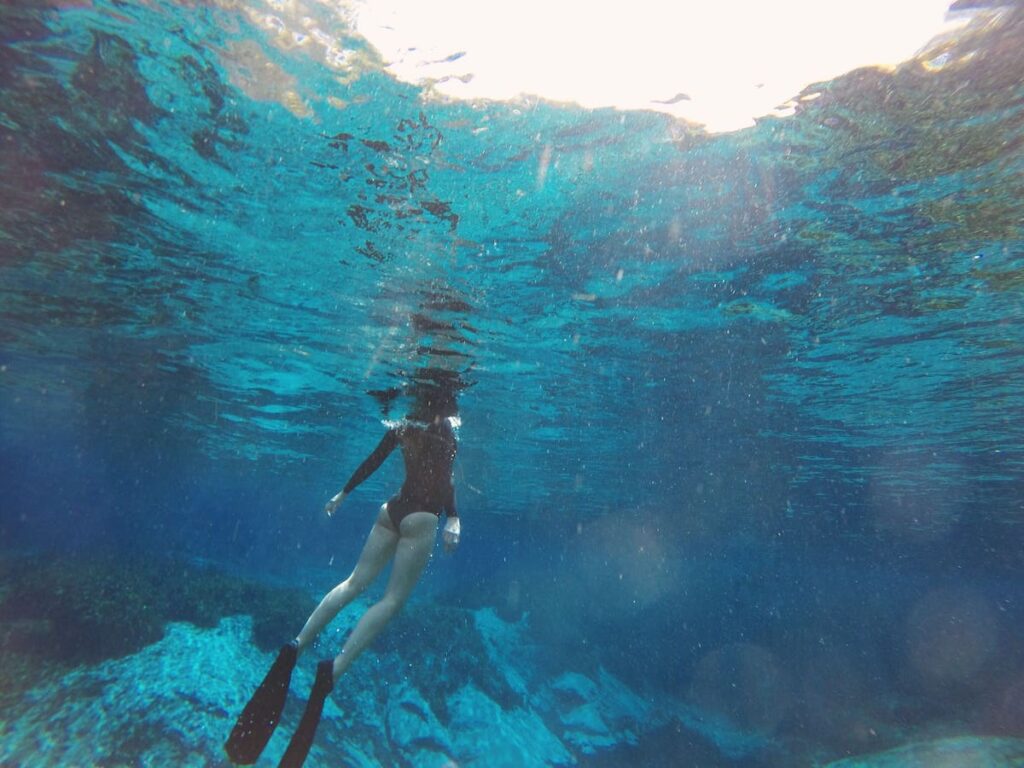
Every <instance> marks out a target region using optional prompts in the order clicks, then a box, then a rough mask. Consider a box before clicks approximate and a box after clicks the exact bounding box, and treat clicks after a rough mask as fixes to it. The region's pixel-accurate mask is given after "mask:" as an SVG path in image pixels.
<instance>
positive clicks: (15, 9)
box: [0, 0, 1024, 765]
mask: <svg viewBox="0 0 1024 768" xmlns="http://www.w3.org/2000/svg"><path fill="white" fill-rule="evenodd" d="M277 5H278V4H276V3H271V2H270V1H269V0H266V7H264V6H263V2H262V0H252V2H251V3H247V4H238V5H237V6H236V5H235V4H233V3H223V4H210V5H206V4H200V5H199V6H198V7H192V6H191V4H178V3H174V2H170V1H169V0H155V1H154V2H148V3H138V4H136V3H131V4H126V3H120V2H106V1H101V0H97V1H96V2H94V3H72V2H67V3H64V2H56V1H54V2H49V3H38V2H13V3H6V4H5V5H4V7H3V10H2V11H0V18H2V23H0V36H2V47H0V90H2V99H0V201H2V205H0V316H2V322H0V482H2V498H3V501H2V504H0V542H2V543H0V547H2V550H3V553H4V556H5V557H10V558H13V557H16V556H19V555H22V554H24V553H29V552H31V553H42V555H43V556H44V557H47V558H61V557H67V556H71V555H75V556H79V557H85V558H88V557H91V556H94V555H95V556H99V555H100V554H109V553H111V552H113V553H114V554H115V555H117V554H120V553H125V554H128V553H130V554H133V555H138V554H144V555H161V556H164V555H167V556H172V557H174V558H179V559H181V560H183V561H188V562H202V563H206V564H210V565H213V566H215V567H217V568H218V569H221V570H224V571H226V572H227V573H230V574H234V575H237V576H238V577H239V578H243V577H244V578H255V579H261V580H265V581H267V582H269V583H273V584H282V585H291V586H298V587H300V588H302V589H304V590H308V591H309V592H311V593H316V594H319V593H320V592H323V591H324V590H326V589H328V588H329V587H331V586H332V585H333V584H334V583H336V582H337V581H338V580H340V579H341V578H343V577H344V576H345V575H346V574H347V568H348V564H349V563H351V562H352V561H353V559H354V558H355V557H356V555H357V554H358V552H359V548H360V547H361V544H362V541H363V538H364V536H365V533H366V531H367V529H368V527H369V525H370V521H371V520H372V516H373V514H374V513H375V510H376V508H377V506H378V505H379V504H380V503H381V501H382V500H384V499H385V498H387V496H388V495H390V493H391V492H392V489H393V488H394V487H395V486H396V484H397V483H398V482H399V481H400V469H401V467H400V466H399V465H400V462H399V461H398V460H397V459H392V461H391V463H390V464H388V465H386V466H385V467H384V469H382V470H381V471H380V472H378V473H377V474H376V475H375V476H374V477H373V478H372V479H371V480H369V481H367V483H365V484H364V485H363V486H362V487H360V489H359V490H358V491H357V493H356V494H354V495H353V497H352V498H351V499H349V500H348V501H347V502H346V506H345V508H344V509H343V514H342V515H341V516H340V517H339V518H338V519H335V520H332V521H328V520H326V519H324V518H323V515H322V512H321V510H322V507H323V504H324V502H325V501H326V500H327V498H329V497H330V496H331V494H333V493H334V492H335V491H337V490H338V489H339V488H340V487H341V485H342V484H343V483H344V482H345V480H346V479H347V478H348V476H349V474H350V473H351V471H352V470H353V469H354V467H355V466H356V465H357V464H358V463H359V461H361V460H362V459H363V458H364V456H365V455H366V454H367V453H368V452H369V451H370V450H371V449H372V448H373V446H374V445H375V444H376V441H377V440H378V439H379V436H380V434H381V432H382V430H383V427H382V424H381V421H382V420H383V419H385V418H395V417H397V416H400V415H401V414H402V412H403V408H404V406H405V401H406V393H407V391H408V389H409V387H410V385H411V384H412V383H414V382H416V381H418V380H422V379H423V378H424V377H437V376H443V377H446V378H447V379H448V380H450V381H453V382H455V383H456V386H457V387H458V388H459V389H460V394H459V403H460V409H461V414H462V422H463V425H462V427H461V429H460V453H459V457H458V462H457V469H456V487H457V490H458V494H459V503H460V509H461V514H462V517H463V525H464V526H465V529H464V542H463V544H462V546H461V548H460V550H459V552H458V553H457V554H456V555H455V556H454V557H452V558H450V559H447V558H440V557H437V558H435V562H433V563H432V564H431V566H430V569H429V570H428V574H427V576H426V577H425V579H424V582H423V583H422V584H421V585H420V588H419V591H418V593H417V595H418V597H419V598H420V599H423V600H426V601H430V600H433V601H437V602H439V603H441V604H444V605H448V606H454V607H457V608H465V609H474V610H475V609H480V608H482V607H486V606H492V607H498V608H501V609H502V610H504V611H511V612H512V613H513V614H514V615H519V613H520V612H521V611H526V612H527V613H528V614H529V616H530V621H531V624H530V627H531V633H532V634H531V636H532V637H533V638H534V640H535V642H536V643H537V644H538V645H539V646H540V647H541V648H543V649H544V651H543V653H542V660H541V661H539V662H538V664H539V665H540V666H541V667H543V668H544V669H545V670H547V672H548V673H549V674H550V675H552V676H554V675H557V673H558V670H562V669H575V668H576V667H577V666H578V664H577V662H578V660H579V659H580V658H581V656H583V655H585V656H587V658H588V659H589V658H591V657H593V658H596V659H598V660H599V662H600V663H601V664H603V665H604V666H605V667H606V668H608V669H610V670H612V671H613V672H614V673H615V674H616V675H618V676H619V677H620V678H621V679H622V680H624V681H625V682H626V683H627V684H629V685H631V686H633V687H635V689H636V690H645V689H648V688H651V689H658V690H661V691H664V692H668V693H669V694H671V695H673V696H676V697H678V698H679V700H681V701H686V702H689V703H691V704H693V705H694V706H698V707H702V708H704V709H706V710H707V711H709V712H715V713H718V714H720V715H723V716H725V717H726V718H728V719H731V720H732V721H733V722H734V723H735V724H737V725H739V726H741V727H743V728H748V729H751V730H753V731H757V732H760V733H767V734H769V735H770V736H772V737H773V738H775V739H777V742H778V744H781V745H782V746H781V747H778V749H776V751H771V752H770V754H769V753H768V752H766V753H765V754H764V755H761V756H760V757H756V759H761V760H763V761H765V762H763V763H757V764H772V765H786V764H789V765H803V764H810V763H808V762H807V761H808V760H809V758H808V757H807V755H808V754H814V755H816V756H817V759H821V760H828V759H837V758H839V757H843V756H845V755H847V754H858V753H865V752H872V751H877V750H879V749H883V748H888V747H892V746H898V745H899V744H901V743H906V742H909V741H913V740H915V739H917V738H923V737H935V736H939V735H959V734H965V733H969V734H976V735H992V734H996V735H1010V736H1022V737H1024V655H1022V652H1021V648H1020V643H1019V641H1018V640H1017V638H1019V637H1020V636H1021V631H1022V630H1024V589H1022V587H1024V584H1022V580H1021V568H1022V566H1024V554H1022V553H1024V527H1022V525H1024V238H1022V228H1021V224H1022V221H1024V194H1022V193H1024V183H1022V179H1024V176H1022V172H1024V153H1022V151H1021V148H1022V142H1024V130H1022V124H1024V89H1022V85H1021V83H1022V82H1024V59H1022V53H1021V52H1022V51H1024V16H1022V12H1021V9H1020V7H1019V5H1009V6H1005V7H1001V8H999V9H995V8H989V9H988V10H986V11H985V14H983V15H982V16H980V17H979V20H978V22H977V23H976V24H975V25H973V26H970V27H968V28H967V29H966V30H964V31H962V32H961V33H959V36H958V38H957V39H956V40H954V41H952V42H950V43H949V47H948V50H947V51H946V52H947V53H948V54H949V55H948V57H947V58H946V60H945V61H947V62H952V63H947V64H944V65H942V66H937V65H931V66H925V62H926V61H933V58H932V57H933V56H934V52H932V54H929V55H925V56H922V57H921V59H919V60H916V61H912V62H908V63H907V64H905V65H903V66H902V67H900V68H898V69H896V70H894V71H891V72H888V71H881V70H858V71H856V72H853V73H850V74H848V75H846V76H844V77H841V78H839V79H837V80H835V81H833V82H830V83H824V84H818V85H817V86H814V87H813V90H814V91H816V92H820V94H821V96H820V97H819V98H817V99H815V100H813V101H806V102H804V103H803V105H802V106H801V108H800V110H799V111H798V113H797V114H796V115H795V116H793V117H789V118H771V119H763V120H760V121H759V122H758V124H757V125H756V126H755V127H752V128H749V129H746V130H744V131H740V132H737V133H732V134H726V135H722V136H709V135H707V134H704V133H703V132H702V131H700V130H699V129H697V128H695V127H692V126H686V125H683V124H680V123H677V122H675V121H673V120H672V119H671V118H669V117H667V116H665V115H660V114H656V113H653V112H650V113H647V112H620V111H616V110H611V109H608V110H596V111H585V110H582V109H578V108H573V107H570V106H566V105H554V104H548V103H545V102H542V101H538V100H534V99H531V98H528V97H524V98H522V99H520V100H518V101H516V102H511V103H498V102H495V103H489V102H481V103H472V104H467V103H459V102H446V101H443V100H430V99H428V98H426V96H425V92H424V91H423V90H422V89H419V88H417V87H413V86H409V85H404V84H401V83H398V82H396V81H394V80H393V79H391V78H390V77H389V76H388V74H387V72H386V70H385V69H384V68H382V67H381V66H380V65H378V64H374V60H373V58H372V56H369V54H368V48H367V45H366V44H365V43H364V42H362V41H361V40H360V39H359V38H358V36H357V35H355V33H353V32H351V30H347V29H345V27H344V26H343V22H342V21H341V20H340V19H333V20H332V22H331V23H333V24H335V25H336V26H335V29H336V30H337V32H336V34H337V35H338V39H339V40H342V41H344V44H345V45H346V47H347V48H348V49H349V50H350V51H352V52H355V53H357V54H360V53H361V54H365V55H364V56H363V57H362V58H359V57H358V56H357V57H356V59H357V60H358V61H359V62H361V63H360V64H359V66H358V67H356V66H355V65H352V68H351V69H350V70H349V71H346V72H345V73H344V74H345V75H346V76H347V77H346V78H345V81H344V82H341V81H339V79H338V74H339V73H338V72H337V71H334V70H331V69H330V68H329V67H328V66H326V65H325V64H324V63H323V61H322V59H321V58H318V57H317V56H315V55H312V54H311V53H310V52H309V49H304V48H283V47H282V46H281V45H280V44H279V43H280V41H279V40H277V39H276V38H275V37H274V36H273V34H271V33H270V32H268V31H266V30H265V29H264V28H263V27H261V26H259V25H256V24H255V23H254V21H253V19H254V18H255V16H253V15H252V14H249V13H248V12H247V11H246V10H245V8H250V9H256V11H259V13H261V14H262V13H270V12H274V11H275V8H276V6H277ZM310 8H312V9H314V10H316V11H317V12H318V13H322V14H327V11H326V10H325V8H326V6H320V5H311V6H310ZM311 12H312V11H311ZM253 13H255V11H253ZM318 18H319V17H318ZM321 20H322V19H321ZM328 97H330V98H328ZM242 612H244V611H242ZM303 619H304V616H298V617H296V623H297V625H298V626H300V625H301V621H302V620H303ZM298 626H297V627H296V629H297V628H298ZM15 650H17V649H15ZM5 652H6V651H5ZM766 658H767V659H770V660H771V664H770V665H768V664H766V663H764V662H763V660H764V659H766ZM754 667H756V668H759V669H762V670H763V669H765V668H768V667H770V669H771V670H772V675H773V676H772V677H771V679H770V680H768V679H766V678H763V677H762V678H758V679H757V680H754V681H752V680H751V678H750V675H749V674H748V672H749V669H750V668H754ZM780 680H784V681H785V682H779V681H780ZM11 706H14V707H16V706H17V704H16V703H15V704H12V705H11ZM867 710H870V715H865V714H864V712H865V711H867ZM10 711H12V712H13V711H14V710H10ZM0 717H5V716H4V714H3V712H0ZM11 717H13V715H11ZM854 721H856V722H854ZM868 732H871V733H873V734H875V736H870V735H865V734H866V733H868ZM878 732H881V733H882V736H878V735H877V733H878ZM629 748H633V747H628V748H627V746H626V745H623V746H622V749H623V750H625V751H623V752H616V751H614V750H612V751H607V750H606V751H605V752H604V753H599V754H598V755H597V756H586V755H583V754H582V753H581V754H580V755H577V757H578V758H579V759H580V760H584V761H585V760H587V759H593V760H595V761H596V760H598V759H599V758H601V754H603V755H604V757H603V758H601V759H606V760H608V761H611V762H610V763H605V764H616V763H615V761H621V762H620V763H618V764H629V763H630V761H631V760H640V761H641V762H642V761H644V760H650V758H649V756H648V757H639V756H638V755H641V754H644V755H649V753H644V752H635V753H629V752H628V749H629ZM642 748H643V741H642V740H641V744H640V746H639V747H636V749H640V750H642ZM773 749H775V748H773ZM629 754H633V758H630V757H629V756H628V755H629ZM780 755H782V756H781V757H780ZM380 759H381V760H382V761H384V760H385V758H380ZM752 759H755V758H752ZM396 760H397V758H396ZM396 764H397V763H396ZM595 764H598V763H596V762H595ZM652 764H653V763H652ZM737 764H741V763H737ZM742 764H745V763H742ZM751 764H753V763H751Z"/></svg>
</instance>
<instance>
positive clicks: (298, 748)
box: [277, 659, 334, 768]
mask: <svg viewBox="0 0 1024 768" xmlns="http://www.w3.org/2000/svg"><path fill="white" fill-rule="evenodd" d="M333 688H334V661H333V660H331V659H327V660H325V661H321V662H320V663H319V664H317V665H316V681H315V682H314V683H313V690H312V691H310V693H309V701H308V702H306V710H305V712H303V713H302V720H300V721H299V727H298V728H296V729H295V734H294V735H293V736H292V740H291V741H290V742H288V749H286V750H285V752H284V756H283V757H282V758H281V762H280V763H278V764H277V768H302V764H303V763H304V762H306V755H308V754H309V748H310V747H312V746H313V736H315V735H316V727H317V726H318V725H320V715H321V713H322V712H323V711H324V701H325V700H326V699H327V694H329V693H330V692H331V690H333Z"/></svg>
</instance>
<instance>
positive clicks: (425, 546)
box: [384, 512, 438, 603]
mask: <svg viewBox="0 0 1024 768" xmlns="http://www.w3.org/2000/svg"><path fill="white" fill-rule="evenodd" d="M437 521H438V517H437V515H435V514H433V513H432V512H413V513H411V514H409V515H407V516H406V517H405V518H404V519H403V520H402V525H401V530H400V532H399V538H398V544H397V546H396V548H395V564H394V566H393V567H392V569H391V578H390V579H389V580H388V587H387V591H386V592H385V593H384V596H385V597H386V598H390V599H392V600H397V601H399V602H400V603H404V602H405V601H406V600H407V599H408V597H409V595H410V594H411V593H412V589H413V587H415V586H416V582H417V581H419V578H420V575H421V574H422V573H423V569H424V568H426V567H427V562H428V561H429V560H430V554H431V553H432V552H433V551H434V540H435V538H436V536H437Z"/></svg>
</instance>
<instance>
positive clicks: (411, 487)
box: [224, 393, 460, 768]
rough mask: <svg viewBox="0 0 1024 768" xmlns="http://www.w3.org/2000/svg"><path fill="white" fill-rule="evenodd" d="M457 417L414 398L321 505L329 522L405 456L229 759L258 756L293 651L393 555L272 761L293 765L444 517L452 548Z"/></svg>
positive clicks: (438, 401) (411, 578)
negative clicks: (354, 556)
mask: <svg viewBox="0 0 1024 768" xmlns="http://www.w3.org/2000/svg"><path fill="white" fill-rule="evenodd" d="M455 412H456V411H455V403H454V399H453V398H451V397H450V396H445V397H442V396H438V395H434V396H431V395H430V394H422V393H421V394H420V396H419V397H418V398H417V403H416V406H415V408H414V409H413V411H412V412H411V413H410V414H409V417H408V418H407V419H405V420H403V421H401V422H398V423H397V424H393V425H391V426H390V427H389V429H388V431H387V432H386V433H385V435H384V438H383V439H382V440H381V441H380V444H379V445H378V446H377V447H376V448H375V449H374V451H373V453H371V454H370V455H369V456H368V457H367V458H366V460H365V461H363V463H362V464H361V465H360V466H359V468H358V469H357V470H356V471H355V473H354V474H353V475H352V477H351V479H350V480H349V481H348V482H347V483H346V484H345V487H344V489H342V490H341V491H340V492H339V493H337V494H336V495H335V496H334V497H333V498H332V499H331V500H330V501H329V502H327V505H326V507H325V508H324V509H325V512H326V513H327V514H328V516H333V515H334V513H335V512H336V511H337V509H338V507H339V505H340V504H341V503H342V501H343V500H344V499H345V497H346V496H347V495H348V494H349V493H351V492H352V491H353V490H354V489H355V488H356V487H357V486H358V485H359V484H360V483H362V482H363V481H364V480H365V479H366V478H368V477H369V476H370V475H372V474H373V473H374V472H375V471H376V470H377V468H378V467H380V465H381V464H382V463H383V462H384V460H385V459H386V458H387V457H388V456H389V455H390V454H391V452H392V451H393V450H394V449H395V448H396V447H401V449H402V457H403V458H404V460H405V481H404V482H403V483H402V487H401V489H400V490H399V491H398V493H397V494H395V495H394V496H393V497H392V498H391V499H390V500H388V501H387V503H385V504H384V505H383V506H381V508H380V512H379V513H378V515H377V519H376V522H374V524H373V528H372V529H371V530H370V535H369V536H368V537H367V539H366V544H365V545H364V546H363V551H362V554H360V556H359V560H358V562H357V563H356V566H355V568H354V569H353V571H352V573H351V575H350V576H349V577H348V578H347V579H345V581H343V582H341V583H340V584H338V586H336V587H335V588H334V589H332V590H331V591H330V592H328V593H327V595H325V596H324V598H323V600H321V601H320V604H319V605H318V606H317V608H316V610H314V611H313V613H312V614H311V615H310V617H309V619H308V620H307V621H306V624H305V626H304V627H303V628H302V631H301V632H299V634H298V636H297V637H296V638H295V639H294V640H293V641H292V642H290V643H288V644H287V645H285V646H284V647H283V648H281V650H280V652H279V653H278V656H277V660H276V661H275V662H274V664H273V666H271V668H270V671H269V672H268V673H267V676H266V677H265V678H264V680H263V682H262V683H261V684H260V686H259V687H258V688H257V689H256V692H255V693H254V694H253V696H252V698H251V699H250V700H249V703H248V704H247V705H246V707H245V709H244V710H243V711H242V714H241V715H240V716H239V718H238V721H237V722H236V723H235V727H234V728H233V729H232V731H231V735H230V737H229V738H228V740H227V743H226V744H225V745H224V748H225V750H226V751H227V754H228V757H229V758H230V759H231V762H233V763H236V764H239V765H248V764H250V763H253V762H255V761H256V759H257V758H258V757H259V756H260V753H261V752H262V751H263V748H264V747H265V746H266V745H267V742H268V741H269V740H270V736H271V734H272V733H273V732H274V728H275V727H276V726H277V723H278V721H279V719H280V717H281V711H282V710H283V709H284V703H285V699H286V698H287V695H288V685H289V682H290V681H291V674H292V670H293V669H294V668H295V662H296V660H297V658H298V655H299V654H300V653H301V652H302V651H303V650H305V649H306V648H307V647H308V646H309V644H310V643H312V642H313V640H314V638H316V636H317V635H318V634H319V633H320V631H321V630H323V628H324V627H326V626H327V624H328V623H330V621H331V620H332V619H333V618H334V617H335V616H337V615H338V612H339V611H341V609H343V608H344V607H345V606H346V605H348V604H349V603H351V602H352V601H353V600H354V599H355V598H356V597H358V596H359V595H360V594H361V593H362V592H363V590H365V589H366V587H367V586H369V585H370V584H371V583H372V582H373V581H374V579H376V578H377V576H378V575H379V574H380V572H381V570H383V568H384V566H385V565H387V564H388V562H390V561H391V560H392V559H393V560H394V565H393V566H392V569H391V576H390V578H389V580H388V584H387V588H386V589H385V592H384V596H383V597H382V598H381V599H380V600H379V601H378V602H376V603H374V605H372V606H370V608H368V609H367V610H366V612H365V613H364V614H363V616H362V618H361V619H360V620H359V622H358V624H356V627H355V628H354V629H353V630H352V632H351V633H350V634H349V636H348V639H347V640H346V641H345V644H344V646H343V647H342V649H341V652H340V653H339V654H338V655H337V656H335V657H334V659H326V660H323V661H321V662H320V663H319V664H317V668H316V680H315V682H314V683H313V690H312V691H311V692H310V695H309V701H308V702H307V703H306V709H305V711H304V712H303V714H302V719H301V720H300V722H299V726H298V728H297V729H296V731H295V734H294V735H293V736H292V739H291V742H289V744H288V749H287V750H286V751H285V753H284V757H282V758H281V762H280V764H279V765H280V768H297V766H301V765H302V763H303V761H305V759H306V755H307V754H308V753H309V749H310V746H311V745H312V743H313V736H314V734H315V733H316V728H317V725H318V724H319V723H320V715H321V713H322V711H323V706H324V701H325V700H326V698H327V695H328V694H329V693H330V692H331V690H332V689H333V688H334V683H335V681H336V680H338V678H340V677H341V676H342V675H343V674H344V673H345V671H346V670H348V668H349V667H350V666H352V663H353V662H354V661H355V660H356V659H357V658H358V657H359V655H360V654H361V653H362V652H363V651H364V650H366V648H367V646H369V644H370V643H371V642H372V641H373V639H374V638H375V637H376V636H377V635H378V634H379V633H380V631H381V630H382V629H383V628H384V627H385V625H386V624H387V623H388V621H390V620H391V619H392V617H394V616H395V614H397V613H398V611H399V610H400V609H401V608H402V606H403V605H404V604H405V602H406V600H408V598H409V595H410V594H411V593H412V590H413V587H415V586H416V582H417V581H418V580H419V578H420V575H421V574H422V573H423V569H424V568H425V567H426V565H427V561H428V560H429V559H430V554H431V552H432V551H433V548H434V540H435V536H436V533H437V526H438V521H439V519H440V516H441V513H442V512H444V513H445V515H446V517H447V521H446V522H445V526H444V533H443V539H444V547H445V551H447V552H451V551H453V550H454V549H455V548H456V547H457V546H458V543H459V536H460V524H459V517H458V513H457V511H456V509H455V488H454V486H453V484H452V466H453V464H454V462H455V453H456V448H457V443H456V438H455V431H454V427H455V426H457V425H458V419H457V417H456V416H455V415H454V414H455Z"/></svg>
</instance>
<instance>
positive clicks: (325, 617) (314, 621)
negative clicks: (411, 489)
mask: <svg viewBox="0 0 1024 768" xmlns="http://www.w3.org/2000/svg"><path fill="white" fill-rule="evenodd" d="M431 517H433V515H431ZM403 522H404V521H403ZM398 538H399V535H398V531H396V530H395V526H394V524H393V523H392V522H391V518H390V517H388V512H387V505H384V506H382V507H381V508H380V513H379V514H378V515H377V521H376V522H375V523H374V524H373V528H372V529H371V530H370V535H369V536H367V538H366V544H364V545H363V551H362V553H361V554H360V555H359V562H357V563H356V567H355V568H354V569H353V570H352V574H351V575H350V576H349V577H348V578H347V579H345V580H344V581H343V582H341V584H339V585H338V586H336V587H335V588H334V589H332V590H331V591H330V592H328V593H327V594H326V595H325V596H324V599H323V600H321V601H320V605H318V606H317V607H316V610H314V611H313V613H312V614H311V615H310V617H309V619H307V620H306V626H304V627H303V628H302V631H301V632H299V636H298V637H297V638H296V642H298V644H299V652H300V653H301V652H302V651H303V650H304V649H305V648H306V646H308V645H309V644H310V643H311V642H313V640H314V639H315V638H316V636H317V635H318V634H320V632H321V630H323V628H324V627H326V626H327V625H328V624H329V623H330V622H331V620H332V619H333V618H334V617H335V616H337V615H338V611H340V610H341V609H342V608H344V607H345V606H346V605H348V604H349V603H351V602H352V601H353V600H354V599H355V598H357V597H359V595H360V594H361V593H362V592H363V590H364V589H366V588H367V587H368V586H369V585H370V584H371V583H373V580H374V579H376V578H377V576H378V575H379V574H380V572H381V570H383V568H384V566H385V565H387V563H388V561H389V560H390V559H391V556H392V555H394V554H395V547H396V546H397V545H398Z"/></svg>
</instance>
